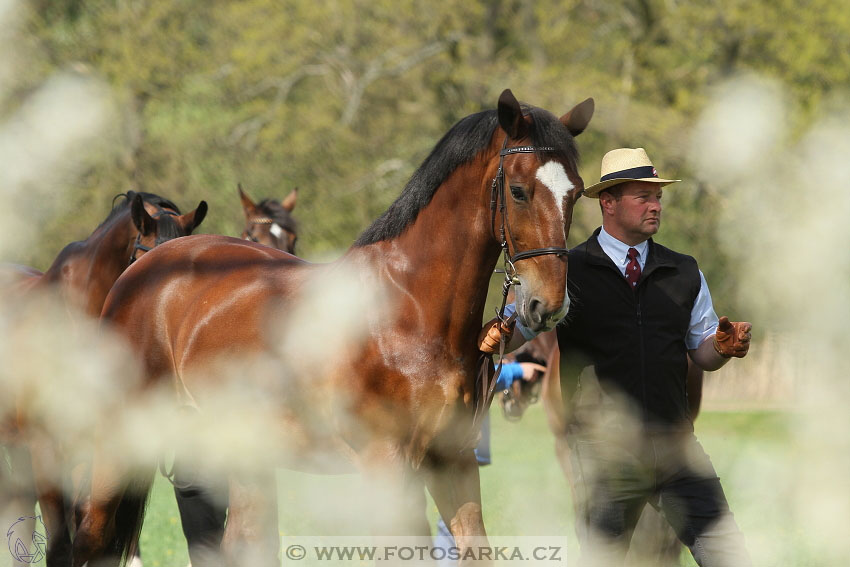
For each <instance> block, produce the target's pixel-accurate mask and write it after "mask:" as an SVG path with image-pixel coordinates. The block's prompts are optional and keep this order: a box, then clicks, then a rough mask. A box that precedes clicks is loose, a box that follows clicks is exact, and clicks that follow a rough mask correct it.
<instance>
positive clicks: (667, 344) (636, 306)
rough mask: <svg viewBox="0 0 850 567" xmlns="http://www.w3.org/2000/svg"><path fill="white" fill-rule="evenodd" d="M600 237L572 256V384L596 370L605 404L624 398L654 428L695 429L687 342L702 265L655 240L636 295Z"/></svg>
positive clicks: (561, 339)
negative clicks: (609, 397) (690, 408)
mask: <svg viewBox="0 0 850 567" xmlns="http://www.w3.org/2000/svg"><path fill="white" fill-rule="evenodd" d="M598 234H599V229H597V230H596V232H594V233H593V235H592V236H591V237H590V238H589V239H588V240H587V241H586V242H584V243H582V244H580V245H578V246H577V247H575V248H574V249H572V250H570V254H569V273H568V281H569V284H568V288H569V292H570V301H571V304H570V312H569V314H568V315H567V318H566V321H565V322H564V323H562V324H561V325H559V326H558V343H559V345H560V347H561V353H562V360H563V363H562V364H564V365H566V366H567V367H566V368H564V370H565V374H566V375H565V376H564V379H565V380H571V379H575V377H576V376H578V374H579V373H582V371H584V372H587V371H589V370H592V371H593V373H595V376H594V380H596V381H597V382H598V385H597V386H596V387H597V388H599V389H600V390H601V391H602V392H603V394H602V397H606V396H607V395H613V396H617V395H624V396H625V399H626V400H628V402H630V403H631V405H632V407H634V408H635V409H636V411H637V413H638V417H639V418H640V419H642V420H643V421H644V423H645V424H646V425H648V426H650V427H656V426H658V427H661V428H665V429H666V428H669V427H673V428H680V427H687V428H690V427H692V424H691V420H690V416H689V414H688V400H687V389H686V384H685V381H686V376H687V368H688V361H687V347H686V346H685V337H686V335H687V332H688V327H689V323H690V317H691V310H692V308H693V305H694V301H695V300H696V297H697V294H698V293H699V289H700V277H699V269H698V268H697V263H696V261H695V260H694V259H693V258H692V257H690V256H686V255H684V254H679V253H677V252H673V251H672V250H670V249H669V248H665V247H664V246H661V245H660V244H656V243H655V242H653V241H652V240H650V241H649V248H648V252H649V254H648V256H647V261H646V265H645V267H644V269H643V272H642V273H641V277H640V280H639V282H638V285H637V288H634V289H633V288H632V287H631V286H630V285H629V284H628V282H626V280H625V278H624V277H623V275H622V274H621V273H620V270H619V269H618V268H617V266H615V265H614V263H613V262H612V261H611V259H610V258H609V257H608V256H607V254H605V252H604V251H603V250H602V247H601V246H600V245H599V242H598V241H597V238H596V237H597V235H598ZM585 375H586V374H583V376H585ZM583 379H584V378H582V380H583ZM581 387H582V385H581V382H579V383H578V388H579V390H580V389H581ZM570 390H575V387H574V385H573V386H572V387H571V386H570V385H566V384H565V387H564V392H565V394H566V393H567V392H569V391H570Z"/></svg>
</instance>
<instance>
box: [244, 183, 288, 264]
mask: <svg viewBox="0 0 850 567" xmlns="http://www.w3.org/2000/svg"><path fill="white" fill-rule="evenodd" d="M237 189H238V190H239V199H240V200H241V201H242V212H244V213H245V230H243V231H242V238H243V239H245V240H250V241H252V242H258V243H260V244H264V245H266V246H271V247H272V248H277V249H278V250H283V251H284V252H289V253H290V254H295V243H296V242H298V225H297V223H296V222H295V219H294V218H293V217H292V210H293V209H294V208H295V201H296V199H297V198H298V188H297V187H296V188H295V189H293V190H292V191H291V192H290V193H289V195H287V196H286V197H285V198H284V199H283V200H282V201H276V200H274V199H263V200H262V201H260V202H259V203H256V204H255V203H254V201H252V200H251V198H250V197H249V196H248V195H247V193H245V191H244V190H243V189H242V185H241V184H240V185H238V187H237Z"/></svg>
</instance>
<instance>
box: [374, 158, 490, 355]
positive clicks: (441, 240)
mask: <svg viewBox="0 0 850 567" xmlns="http://www.w3.org/2000/svg"><path fill="white" fill-rule="evenodd" d="M493 169H494V171H493V172H490V171H489V170H488V171H487V172H485V173H482V166H481V164H480V162H479V163H477V165H476V164H467V165H464V166H461V167H459V168H458V169H457V170H455V171H454V172H453V173H452V174H451V175H450V176H449V177H448V179H447V180H446V181H445V182H444V183H443V184H442V185H441V186H440V187H439V188H438V189H437V191H436V192H435V194H434V196H433V198H432V199H431V202H430V203H429V204H428V205H427V206H425V207H424V208H423V209H422V210H421V211H420V212H419V214H418V216H417V218H416V220H415V221H414V222H413V223H412V224H411V225H410V226H409V227H408V228H407V229H406V230H405V231H404V233H402V234H401V236H399V237H398V238H395V239H393V240H390V241H383V242H378V243H376V244H372V245H369V246H367V247H365V248H372V249H373V251H374V252H375V253H374V254H373V255H372V261H373V262H375V263H378V264H380V270H381V271H383V272H385V273H386V274H387V275H388V277H389V279H390V280H391V282H392V287H399V288H401V289H402V290H403V293H402V301H403V302H405V301H409V302H413V303H415V304H417V305H415V308H416V309H415V311H412V312H415V313H417V314H418V317H419V319H420V323H421V325H420V327H421V328H422V330H423V331H424V332H426V333H428V332H429V331H430V332H433V333H435V334H437V335H439V336H442V337H445V338H446V339H447V341H448V346H449V348H450V349H452V350H455V351H456V352H460V351H463V350H466V349H468V348H471V347H472V346H473V345H474V342H475V337H476V336H477V334H478V330H479V329H480V327H481V320H482V317H483V314H484V304H485V301H486V299H487V291H488V288H489V283H490V277H491V275H492V273H493V268H494V267H495V265H496V261H497V260H498V256H499V252H500V247H499V244H498V242H497V241H496V239H495V237H494V236H493V229H492V226H491V217H490V206H489V205H490V183H491V178H489V177H487V175H486V174H487V173H492V174H494V173H495V168H493ZM405 312H407V313H411V311H405Z"/></svg>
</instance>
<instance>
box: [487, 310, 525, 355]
mask: <svg viewBox="0 0 850 567" xmlns="http://www.w3.org/2000/svg"><path fill="white" fill-rule="evenodd" d="M515 323H516V316H514V315H512V316H510V317H509V318H508V319H506V320H505V322H504V323H502V322H500V321H499V318H498V317H494V318H493V319H490V320H489V321H487V322H486V323H484V327H482V328H481V332H480V333H478V350H480V351H481V352H483V353H484V354H497V353H498V352H499V341H500V340H501V338H502V336H504V337H505V343H507V342H508V341H510V340H511V337H512V336H513V334H514V324H515Z"/></svg>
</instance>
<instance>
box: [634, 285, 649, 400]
mask: <svg viewBox="0 0 850 567" xmlns="http://www.w3.org/2000/svg"><path fill="white" fill-rule="evenodd" d="M638 287H640V284H638ZM635 303H636V310H635V311H636V315H637V327H638V338H639V339H640V345H639V346H640V384H641V392H642V393H643V411H644V413H646V412H647V411H648V408H647V405H646V352H645V346H644V344H643V321H642V320H641V313H640V294H639V291H638V289H637V288H636V289H635Z"/></svg>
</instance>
